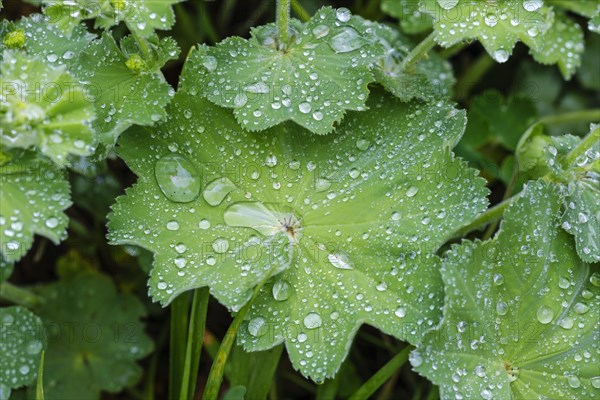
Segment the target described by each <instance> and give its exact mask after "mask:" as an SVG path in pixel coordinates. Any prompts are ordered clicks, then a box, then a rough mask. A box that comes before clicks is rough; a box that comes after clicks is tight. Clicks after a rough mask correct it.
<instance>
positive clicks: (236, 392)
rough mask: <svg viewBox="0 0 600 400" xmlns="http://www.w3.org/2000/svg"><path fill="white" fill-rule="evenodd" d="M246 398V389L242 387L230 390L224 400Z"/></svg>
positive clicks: (242, 399)
mask: <svg viewBox="0 0 600 400" xmlns="http://www.w3.org/2000/svg"><path fill="white" fill-rule="evenodd" d="M245 398H246V387H245V386H242V385H238V386H234V387H232V388H230V389H229V390H228V391H227V392H226V393H225V394H224V395H223V400H244V399H245Z"/></svg>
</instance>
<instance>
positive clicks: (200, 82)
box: [186, 7, 383, 134]
mask: <svg viewBox="0 0 600 400" xmlns="http://www.w3.org/2000/svg"><path fill="white" fill-rule="evenodd" d="M291 27H292V29H293V35H292V38H291V39H290V43H278V41H279V39H278V35H277V29H276V27H275V25H273V24H270V25H265V26H261V27H258V28H254V29H253V30H252V32H251V38H250V39H249V40H245V39H242V38H239V37H230V38H227V39H225V40H224V41H222V42H220V43H219V44H217V45H216V46H215V47H206V46H202V47H200V48H198V49H197V50H196V51H194V53H193V55H192V56H191V58H190V60H189V62H188V69H190V70H189V71H188V75H189V76H190V81H188V82H186V84H187V85H188V88H189V90H191V91H195V92H202V93H203V95H204V96H206V97H207V98H208V99H209V100H210V101H211V102H213V103H215V104H217V105H220V106H223V107H230V108H234V113H235V116H236V118H237V120H238V122H239V123H240V124H241V125H242V126H243V127H244V128H246V129H249V130H253V131H255V130H263V129H266V128H269V127H271V126H274V125H277V124H280V123H282V122H284V121H288V120H292V121H294V122H296V123H298V124H300V125H302V126H304V127H305V128H307V129H309V130H311V131H312V132H314V133H317V134H326V133H329V132H331V130H332V129H333V125H334V123H336V122H339V121H340V120H341V119H342V117H343V115H344V112H345V111H346V110H364V109H365V102H366V100H367V97H368V96H369V91H368V89H367V85H368V84H369V83H370V82H372V81H373V74H372V73H371V72H370V71H369V70H370V68H371V64H372V63H373V62H374V61H375V60H376V59H377V58H378V57H380V56H381V55H383V48H382V47H381V46H380V45H378V44H376V43H375V41H374V40H373V37H372V35H370V34H369V33H368V31H369V30H370V29H371V28H370V23H368V21H365V20H363V19H362V18H359V17H354V16H351V15H350V12H349V11H348V10H347V9H339V10H337V11H336V10H335V9H332V8H330V7H325V8H322V9H321V10H319V11H317V13H316V14H315V16H313V17H312V18H311V19H310V21H308V22H307V23H305V24H302V23H300V22H299V21H296V20H293V21H292V24H291Z"/></svg>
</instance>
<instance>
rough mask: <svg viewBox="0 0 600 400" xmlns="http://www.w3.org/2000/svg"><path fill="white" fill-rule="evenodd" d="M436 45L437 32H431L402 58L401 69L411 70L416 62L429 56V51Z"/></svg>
mask: <svg viewBox="0 0 600 400" xmlns="http://www.w3.org/2000/svg"><path fill="white" fill-rule="evenodd" d="M435 45H436V42H435V33H433V32H432V33H431V34H429V36H427V37H426V38H425V39H423V41H421V43H419V44H418V45H417V46H416V47H415V48H414V49H412V50H411V52H410V53H408V54H407V55H406V57H405V58H404V60H402V64H401V65H400V69H401V70H402V71H407V70H409V69H410V68H411V67H412V66H413V65H414V64H416V63H417V62H419V61H421V59H423V58H425V57H427V53H428V52H429V50H431V49H433V48H434V47H435Z"/></svg>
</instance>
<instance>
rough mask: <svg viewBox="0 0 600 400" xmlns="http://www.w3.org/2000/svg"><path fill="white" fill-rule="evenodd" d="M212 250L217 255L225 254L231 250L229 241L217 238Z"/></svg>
mask: <svg viewBox="0 0 600 400" xmlns="http://www.w3.org/2000/svg"><path fill="white" fill-rule="evenodd" d="M212 248H213V250H214V251H215V252H216V253H225V252H226V251H227V250H228V249H229V241H228V240H227V239H224V238H217V239H215V241H214V242H213V243H212Z"/></svg>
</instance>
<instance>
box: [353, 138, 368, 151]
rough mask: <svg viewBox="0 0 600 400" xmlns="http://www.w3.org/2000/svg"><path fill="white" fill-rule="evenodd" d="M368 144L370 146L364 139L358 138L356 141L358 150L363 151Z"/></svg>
mask: <svg viewBox="0 0 600 400" xmlns="http://www.w3.org/2000/svg"><path fill="white" fill-rule="evenodd" d="M369 146H371V142H369V141H368V140H366V139H358V140H357V141H356V147H358V149H359V150H362V151H365V150H367V149H368V148H369Z"/></svg>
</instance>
